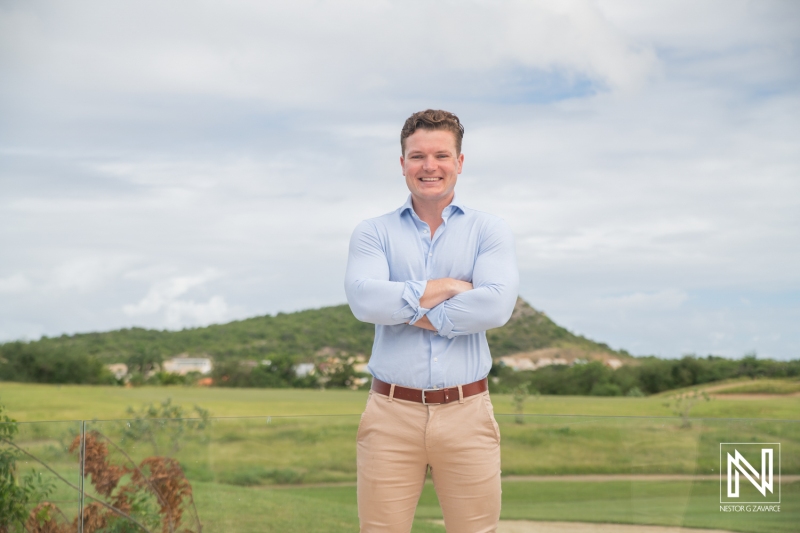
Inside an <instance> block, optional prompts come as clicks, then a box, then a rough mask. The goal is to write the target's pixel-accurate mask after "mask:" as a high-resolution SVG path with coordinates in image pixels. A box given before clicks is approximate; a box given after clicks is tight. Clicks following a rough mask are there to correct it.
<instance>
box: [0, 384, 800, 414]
mask: <svg viewBox="0 0 800 533" xmlns="http://www.w3.org/2000/svg"><path fill="white" fill-rule="evenodd" d="M366 394H367V393H366V391H349V390H326V391H319V390H299V389H223V388H199V387H182V386H172V387H141V388H123V387H101V386H89V385H62V386H58V385H38V384H21V383H0V404H3V405H5V406H6V408H7V412H8V414H9V415H10V416H12V417H13V418H16V419H17V420H20V421H33V420H93V419H95V420H109V419H117V418H126V417H127V415H126V414H125V410H126V409H127V407H128V406H133V407H139V406H140V405H142V404H143V403H150V402H161V401H163V400H165V399H166V398H172V400H173V403H176V404H181V405H184V406H186V407H191V405H193V404H198V405H200V406H201V407H203V408H206V409H208V410H210V411H211V414H212V416H216V417H224V416H269V415H271V416H280V415H311V414H313V415H332V414H360V413H361V411H362V410H363V408H364V403H365V402H366ZM492 401H493V402H494V404H495V412H496V413H512V412H514V408H513V405H512V402H511V397H510V395H504V394H497V395H494V396H493V397H492ZM664 401H665V399H664V398H662V397H650V398H621V397H613V398H606V397H586V396H541V397H539V398H538V399H535V398H533V397H531V398H529V399H528V400H527V401H526V403H525V412H526V413H530V414H545V415H590V416H647V417H655V416H671V415H672V412H671V410H670V409H669V408H667V407H665V406H664V405H663V404H664ZM692 416H693V417H701V418H702V417H708V418H774V419H793V420H798V419H800V397H797V396H787V397H778V398H753V399H742V398H731V399H727V398H715V399H713V400H712V401H710V402H701V403H699V404H697V406H695V408H694V409H693V410H692Z"/></svg>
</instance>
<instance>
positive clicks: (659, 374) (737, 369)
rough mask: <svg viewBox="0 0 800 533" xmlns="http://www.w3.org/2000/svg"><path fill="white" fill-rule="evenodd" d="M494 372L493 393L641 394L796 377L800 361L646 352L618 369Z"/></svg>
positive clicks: (502, 369) (560, 367)
mask: <svg viewBox="0 0 800 533" xmlns="http://www.w3.org/2000/svg"><path fill="white" fill-rule="evenodd" d="M491 376H493V377H494V378H496V379H494V380H492V383H491V390H492V391H493V392H512V391H513V390H514V389H515V388H516V387H519V386H520V385H526V386H527V387H528V388H529V389H531V390H537V391H539V392H540V393H542V394H556V395H572V396H576V395H590V396H640V395H641V394H657V393H660V392H664V391H669V390H674V389H681V388H686V387H696V386H698V385H703V384H707V383H712V382H717V381H721V380H726V379H733V378H742V377H744V378H752V379H756V378H786V377H789V378H797V377H800V360H793V361H772V360H769V359H757V358H756V357H755V355H747V356H745V357H744V358H742V359H738V360H737V359H726V358H723V357H715V356H713V355H709V356H708V357H697V356H694V355H687V356H685V357H683V358H681V359H658V358H656V357H642V358H637V359H636V360H635V362H634V363H631V364H627V365H625V366H623V367H621V368H619V369H617V370H613V369H611V368H609V367H607V366H605V365H603V364H602V363H601V362H599V361H591V362H588V363H586V364H576V365H572V366H566V365H554V366H548V367H545V368H541V369H539V370H536V371H520V372H515V371H514V370H512V369H511V368H508V367H502V366H499V365H495V366H494V367H492V371H491ZM784 388H787V387H784ZM791 390H795V389H793V388H792V389H791Z"/></svg>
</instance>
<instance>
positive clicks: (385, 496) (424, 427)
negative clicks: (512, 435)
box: [357, 391, 500, 533]
mask: <svg viewBox="0 0 800 533" xmlns="http://www.w3.org/2000/svg"><path fill="white" fill-rule="evenodd" d="M357 449H358V517H359V520H360V523H361V532H362V533H376V532H381V533H394V532H398V533H400V532H402V533H408V532H409V531H411V524H412V521H413V520H414V511H415V510H416V507H417V502H418V501H419V497H420V493H421V491H422V486H423V484H424V483H425V476H426V473H427V468H428V465H430V467H431V474H432V476H433V484H434V487H435V489H436V494H437V496H438V498H439V504H440V505H441V506H442V513H443V515H444V522H445V527H446V529H447V531H448V533H490V532H494V531H496V529H497V521H498V519H499V518H500V430H499V428H498V427H497V422H495V419H494V411H493V409H492V402H491V400H490V399H489V393H488V392H484V393H482V394H476V395H475V396H470V397H469V398H464V399H463V403H461V402H458V401H455V402H452V403H448V404H441V405H423V404H421V403H416V402H409V401H404V400H396V399H395V400H392V399H390V398H389V397H388V396H384V395H382V394H378V393H376V392H372V391H370V393H369V399H368V400H367V407H366V409H365V410H364V414H363V415H361V423H360V424H359V427H358V437H357Z"/></svg>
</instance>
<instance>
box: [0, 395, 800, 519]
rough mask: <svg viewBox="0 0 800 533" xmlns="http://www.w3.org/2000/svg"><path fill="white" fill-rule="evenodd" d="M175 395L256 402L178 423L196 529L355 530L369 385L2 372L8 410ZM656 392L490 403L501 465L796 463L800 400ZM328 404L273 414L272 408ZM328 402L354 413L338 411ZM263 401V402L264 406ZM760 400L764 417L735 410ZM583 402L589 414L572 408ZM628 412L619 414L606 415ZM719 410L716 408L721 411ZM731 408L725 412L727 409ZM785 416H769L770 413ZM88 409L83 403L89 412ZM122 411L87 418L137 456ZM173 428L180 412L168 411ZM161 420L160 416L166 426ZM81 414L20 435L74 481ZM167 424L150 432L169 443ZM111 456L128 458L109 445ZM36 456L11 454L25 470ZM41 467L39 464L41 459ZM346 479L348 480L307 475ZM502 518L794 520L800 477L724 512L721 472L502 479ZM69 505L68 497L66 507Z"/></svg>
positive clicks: (108, 405)
mask: <svg viewBox="0 0 800 533" xmlns="http://www.w3.org/2000/svg"><path fill="white" fill-rule="evenodd" d="M166 397H171V398H172V399H173V401H174V402H175V403H179V404H182V405H185V406H190V405H191V404H193V403H197V404H200V405H201V406H203V407H206V408H208V409H209V410H211V412H212V414H214V415H220V414H223V415H225V414H230V415H233V414H251V415H261V416H253V417H251V418H244V417H234V418H217V419H214V420H212V423H211V425H210V426H209V427H208V428H207V429H205V430H203V431H200V432H192V431H191V430H188V429H186V428H184V429H186V433H184V434H182V436H181V437H180V439H179V441H180V445H181V447H180V449H179V450H178V451H177V452H176V453H175V454H174V456H175V457H176V458H177V459H178V460H179V461H180V463H181V464H182V465H183V468H184V471H185V472H186V475H187V477H188V479H189V480H190V481H191V483H192V486H193V487H194V489H195V496H196V500H197V503H198V508H199V510H200V514H201V517H202V519H203V521H204V523H205V525H206V527H205V528H204V529H205V531H208V532H213V531H237V532H248V531H282V532H283V531H285V532H293V531H298V532H299V531H304V532H305V531H354V530H356V529H357V511H356V505H355V487H354V486H353V485H352V484H353V482H354V481H355V473H356V472H355V434H356V428H357V426H358V421H359V415H360V412H361V410H362V408H363V405H364V400H365V394H364V393H363V392H352V391H324V392H322V391H307V390H305V391H299V390H243V389H198V388H185V387H173V388H141V389H123V388H101V387H88V386H63V387H60V388H59V387H56V386H42V385H17V384H12V385H9V386H6V385H5V384H4V385H3V388H2V390H0V403H4V404H6V405H8V412H9V414H10V415H11V416H14V417H15V418H18V419H23V420H25V419H27V420H31V419H35V418H38V417H42V418H51V419H52V418H57V417H58V415H60V414H63V413H70V414H73V415H75V414H77V415H80V416H76V417H75V418H90V417H88V416H85V414H89V413H92V411H93V410H94V412H95V413H97V411H100V413H102V416H100V415H98V414H95V417H97V418H104V417H108V418H115V417H122V416H124V413H125V408H126V407H127V406H128V405H133V406H138V405H140V404H141V403H143V402H157V401H160V400H162V399H165V398H166ZM663 401H664V399H663V398H579V397H544V398H540V399H538V400H530V401H529V402H528V403H527V404H526V408H527V409H526V410H528V411H533V412H539V413H544V414H537V415H528V416H526V417H525V418H524V423H523V424H518V423H517V422H516V417H515V416H514V415H502V414H500V415H497V419H498V423H499V424H500V427H501V433H502V462H503V464H502V469H503V474H504V475H505V476H508V475H529V474H536V475H564V474H705V475H716V474H717V473H718V468H719V443H720V442H781V443H782V445H783V454H782V472H783V474H798V473H800V453H798V450H800V422H798V421H797V415H798V412H800V410H798V409H797V407H798V403H800V402H798V399H797V398H794V397H788V398H778V399H770V400H768V401H765V400H763V399H753V400H742V399H730V400H727V399H719V400H713V401H711V402H708V403H702V404H699V405H698V406H697V408H696V411H697V412H698V414H703V415H704V416H707V417H708V418H704V419H693V420H692V425H691V427H690V428H681V427H680V420H679V419H678V418H676V417H669V416H668V417H664V415H665V414H668V413H669V411H668V410H667V408H665V407H663V405H662V402H663ZM494 402H495V405H496V412H498V413H502V412H510V411H511V403H510V398H508V397H506V396H502V395H497V396H495V397H494ZM242 411H244V412H242ZM280 412H287V413H297V412H300V413H324V414H325V416H300V417H281V416H276V413H280ZM336 413H353V414H343V415H336ZM266 414H271V415H272V416H264V415H266ZM754 414H760V415H762V416H761V417H756V416H754V417H753V418H749V419H748V418H742V417H743V416H747V415H751V416H752V415H754ZM576 415H593V416H576ZM613 415H626V416H613ZM726 415H728V417H727V418H726V417H725V416H726ZM731 415H733V416H731ZM788 415H791V418H794V420H774V419H779V418H790V416H788ZM92 418H93V417H92ZM125 424H126V422H125V421H124V420H108V421H93V422H87V423H86V428H87V430H89V431H92V430H98V431H100V432H102V433H103V434H104V435H106V436H108V437H109V438H111V439H112V440H113V441H114V442H116V443H118V444H119V445H120V446H122V447H123V449H125V450H126V453H128V454H129V455H130V456H131V457H132V458H133V459H134V460H136V461H139V460H141V459H142V458H144V457H147V456H150V455H153V454H154V449H153V447H152V445H150V444H146V443H141V442H139V443H137V442H131V441H126V440H124V439H123V438H122V431H123V430H124V429H125ZM170 424H172V425H174V427H176V428H179V425H180V422H172V423H170ZM167 429H169V428H167ZM79 430H80V424H79V423H77V422H66V421H63V422H54V423H36V422H31V423H22V424H20V434H19V436H18V437H17V442H18V443H19V444H20V445H22V446H23V447H25V449H27V450H29V451H31V452H32V453H34V454H35V455H36V456H38V457H40V458H42V459H44V460H46V461H47V462H48V464H50V465H51V466H53V467H54V468H55V469H56V470H57V471H58V472H60V473H62V474H63V475H65V476H67V477H68V478H69V479H70V480H71V481H72V482H73V483H77V482H78V481H79V474H78V470H77V459H76V457H75V456H74V454H69V453H68V452H67V451H66V448H67V447H68V446H69V443H70V442H71V440H72V438H73V437H74V435H75V434H77V432H78V431H79ZM169 434H170V431H166V430H162V431H161V432H160V433H159V436H158V437H157V439H156V440H157V442H156V444H157V445H158V446H159V447H160V448H161V449H168V448H169V445H170V441H169V439H168V436H169ZM111 458H112V460H113V461H114V462H116V463H117V464H123V463H124V461H125V458H124V457H123V456H122V455H121V454H119V453H118V452H116V451H115V450H113V449H112V451H111ZM35 466H36V465H35V464H34V463H33V462H30V461H27V462H25V461H22V462H20V470H21V472H25V471H27V470H29V469H31V468H34V467H35ZM39 469H41V468H39ZM319 483H345V484H350V485H349V486H327V487H320V486H313V485H314V484H319ZM503 490H504V492H503V498H504V500H503V501H504V503H503V518H505V519H525V520H573V521H574V520H577V521H604V522H618V523H648V524H663V525H681V524H682V525H684V526H692V527H707V528H710V527H716V528H723V529H728V530H732V531H745V532H760V531H778V532H782V531H793V529H792V526H793V524H796V523H798V521H800V516H798V509H797V505H798V503H800V484H798V483H794V484H784V487H783V490H784V506H783V512H782V513H781V514H780V515H766V514H764V515H753V516H751V515H733V516H732V515H729V514H721V513H720V512H719V509H718V503H716V502H718V498H717V497H718V484H717V483H716V482H708V481H697V482H683V481H669V482H653V481H635V482H621V481H608V482H602V483H599V482H591V483H577V482H567V481H559V482H531V481H509V480H506V481H505V482H504V488H503ZM56 498H57V499H60V500H62V501H64V502H71V503H65V505H67V506H69V509H73V508H74V494H72V493H71V491H70V490H69V489H66V488H65V487H63V486H59V489H58V493H57V494H56ZM73 510H74V509H73ZM440 516H441V515H440V512H439V510H438V504H437V501H436V498H435V494H434V493H433V491H432V488H431V487H430V486H427V487H426V488H425V491H424V492H423V496H422V499H421V501H420V506H419V510H418V520H417V521H416V522H415V528H414V531H419V532H439V533H441V531H443V528H442V527H441V526H438V525H436V524H434V523H432V522H431V521H430V520H432V519H436V518H439V517H440Z"/></svg>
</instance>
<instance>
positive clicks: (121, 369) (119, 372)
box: [106, 363, 128, 379]
mask: <svg viewBox="0 0 800 533" xmlns="http://www.w3.org/2000/svg"><path fill="white" fill-rule="evenodd" d="M106 368H107V369H108V371H109V372H111V373H112V374H114V377H115V378H117V379H122V378H124V377H125V376H127V375H128V365H126V364H125V363H115V364H113V365H106Z"/></svg>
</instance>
